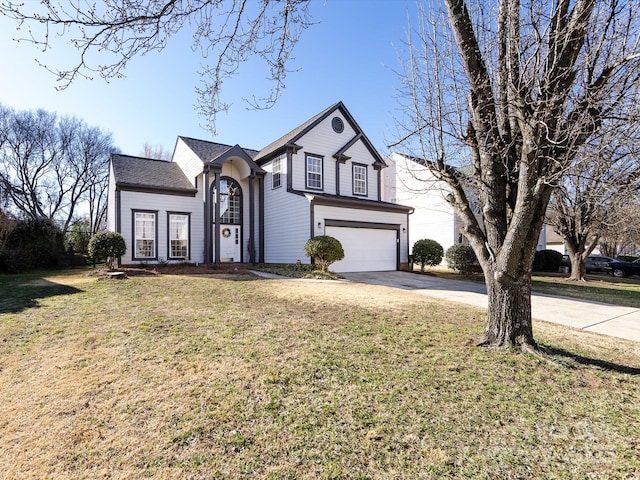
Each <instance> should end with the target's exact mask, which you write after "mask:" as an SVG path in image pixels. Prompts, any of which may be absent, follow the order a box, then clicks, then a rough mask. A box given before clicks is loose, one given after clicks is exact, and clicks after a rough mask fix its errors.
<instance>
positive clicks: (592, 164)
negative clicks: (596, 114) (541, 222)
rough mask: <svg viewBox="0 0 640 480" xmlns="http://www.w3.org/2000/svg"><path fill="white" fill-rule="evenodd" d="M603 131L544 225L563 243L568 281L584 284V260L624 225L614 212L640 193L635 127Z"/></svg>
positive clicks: (557, 195) (559, 192) (567, 178)
mask: <svg viewBox="0 0 640 480" xmlns="http://www.w3.org/2000/svg"><path fill="white" fill-rule="evenodd" d="M612 123H613V122H609V125H608V126H609V127H610V128H607V129H605V128H604V127H603V128H601V130H600V132H599V133H598V134H594V137H595V139H594V141H592V142H589V144H588V145H586V144H585V146H584V148H582V150H581V154H580V155H579V157H577V158H576V160H575V161H574V164H573V165H572V166H571V167H570V168H569V169H568V171H567V173H566V174H565V175H564V177H563V178H562V179H561V180H560V182H559V186H558V188H556V189H555V190H554V193H553V196H552V199H551V204H550V208H549V212H548V215H547V220H546V222H547V223H548V224H550V225H551V226H552V227H553V229H554V230H555V232H556V233H558V234H559V235H560V236H561V237H562V238H563V239H564V243H565V245H566V248H567V252H568V254H569V257H570V259H571V275H570V277H569V278H570V279H571V280H580V281H584V280H585V274H586V260H587V257H588V256H589V255H590V254H591V252H592V251H593V250H594V249H595V248H596V247H597V246H598V245H599V244H600V243H601V239H602V237H603V235H605V234H606V233H607V232H608V231H609V232H611V231H612V230H611V229H613V228H616V227H619V226H620V225H624V223H626V222H627V221H628V219H623V218H621V217H620V216H619V214H618V213H617V212H622V211H624V210H625V206H626V205H628V204H630V203H633V202H634V200H635V199H637V195H638V192H639V191H640V157H639V156H638V154H637V149H638V146H640V142H639V138H638V135H637V133H638V128H639V125H638V123H637V122H631V123H627V122H625V124H624V125H612Z"/></svg>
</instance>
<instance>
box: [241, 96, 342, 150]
mask: <svg viewBox="0 0 640 480" xmlns="http://www.w3.org/2000/svg"><path fill="white" fill-rule="evenodd" d="M341 105H342V102H338V103H336V104H333V105H331V106H330V107H329V108H326V109H325V110H323V111H322V112H320V113H319V114H317V115H315V116H313V117H311V118H310V119H309V120H307V121H306V122H304V123H303V124H302V125H300V126H298V127H296V128H294V129H293V130H291V131H290V132H289V133H287V134H285V135H283V136H282V137H280V138H279V139H277V140H276V141H275V142H272V143H270V144H269V145H267V146H266V147H264V148H263V149H262V150H260V151H259V152H258V154H257V155H256V156H255V157H254V159H255V160H258V161H259V160H260V159H261V158H264V157H266V156H268V155H270V154H272V153H273V152H275V151H276V150H278V149H279V148H281V147H283V146H285V145H286V144H288V143H293V142H295V141H296V140H297V139H298V138H300V137H301V136H302V135H304V134H305V133H306V132H307V131H308V130H309V129H310V128H312V127H313V126H314V125H315V124H316V123H318V122H320V121H322V120H323V119H324V118H325V117H326V116H327V115H329V114H330V113H331V112H332V111H334V110H335V109H336V108H338V107H340V106H341Z"/></svg>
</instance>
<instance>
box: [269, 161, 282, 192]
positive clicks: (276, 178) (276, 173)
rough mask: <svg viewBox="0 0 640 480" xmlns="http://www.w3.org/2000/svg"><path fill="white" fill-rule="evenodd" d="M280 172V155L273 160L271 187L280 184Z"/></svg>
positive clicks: (276, 186)
mask: <svg viewBox="0 0 640 480" xmlns="http://www.w3.org/2000/svg"><path fill="white" fill-rule="evenodd" d="M281 173H282V157H280V158H276V159H274V160H273V173H272V176H271V188H272V189H273V188H278V187H280V185H281V183H280V182H281V181H280V174H281Z"/></svg>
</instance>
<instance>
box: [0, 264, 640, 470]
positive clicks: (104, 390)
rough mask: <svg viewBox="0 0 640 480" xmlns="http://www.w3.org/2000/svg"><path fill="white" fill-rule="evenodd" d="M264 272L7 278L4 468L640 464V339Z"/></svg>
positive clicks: (0, 425) (0, 414) (1, 366)
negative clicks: (492, 326)
mask: <svg viewBox="0 0 640 480" xmlns="http://www.w3.org/2000/svg"><path fill="white" fill-rule="evenodd" d="M483 322H484V313H483V312H482V311H481V310H477V309H473V308H471V307H466V306H462V305H459V304H454V303H447V302H442V301H438V300H435V299H430V298H428V297H424V296H420V295H415V294H412V293H410V292H404V291H397V290H392V289H388V288H385V287H376V286H363V285H359V284H350V283H345V282H296V281H291V280H265V279H258V278H257V277H254V276H252V275H235V276H230V275H226V276H225V277H224V278H220V277H216V276H214V275H209V276H175V275H155V276H139V277H130V278H128V279H126V280H100V279H98V278H96V277H87V276H86V275H84V274H83V273H73V272H72V273H60V274H51V275H40V276H38V275H23V276H10V277H8V276H0V402H1V404H2V409H1V410H0V432H1V434H0V469H1V471H2V478H6V479H26V478H29V479H31V478H33V479H36V478H37V479H40V478H55V479H58V478H91V479H95V478H123V479H124V478H136V479H138V478H162V479H184V478H190V479H215V478H220V479H222V478H224V479H256V478H258V479H339V478H343V479H354V478H355V479H430V478H469V479H498V478H501V479H514V478H522V479H529V478H549V479H551V478H557V479H583V478H612V479H613V478H637V477H638V476H640V442H639V441H638V434H637V433H638V431H640V400H638V399H639V398H640V345H638V344H636V343H632V342H626V341H623V340H620V339H612V338H607V337H603V336H599V335H595V334H589V333H584V332H578V331H574V330H569V329H565V328H563V327H559V326H555V325H549V324H545V323H540V322H536V324H535V327H536V332H535V333H536V337H537V339H538V341H539V342H540V343H541V344H542V345H543V346H544V347H545V348H546V349H547V351H549V352H551V354H552V358H553V360H554V361H555V363H556V364H555V365H550V364H548V363H547V362H544V361H541V360H539V359H537V358H535V357H533V356H530V355H521V354H514V353H511V352H508V351H489V350H487V349H483V348H478V347H474V346H472V342H473V339H474V338H475V336H476V335H477V334H478V333H479V332H480V331H481V330H482V327H483Z"/></svg>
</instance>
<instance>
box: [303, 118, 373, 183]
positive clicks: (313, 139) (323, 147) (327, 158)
mask: <svg viewBox="0 0 640 480" xmlns="http://www.w3.org/2000/svg"><path fill="white" fill-rule="evenodd" d="M334 117H340V118H341V119H342V121H343V123H344V131H343V132H342V133H336V132H334V131H333V128H331V120H332V119H333V118H334ZM355 135H356V132H355V131H354V130H353V129H352V128H351V126H350V125H349V123H348V122H347V120H346V119H345V118H344V117H343V116H342V114H341V113H340V112H339V111H338V110H336V111H335V112H334V113H332V114H331V115H328V116H327V118H325V119H324V120H323V121H322V122H320V123H319V124H318V125H316V127H315V128H313V129H312V130H311V131H309V132H308V133H307V134H306V135H304V136H303V137H302V138H300V139H298V140H297V141H296V144H297V145H300V146H301V147H302V149H300V150H299V151H298V152H297V153H296V154H295V155H293V172H292V175H293V176H292V180H293V183H292V186H293V188H294V190H307V188H306V173H305V172H306V168H305V167H306V154H315V155H321V156H323V157H324V162H323V178H322V184H323V187H324V188H323V190H322V191H323V192H324V193H328V194H331V195H335V194H336V159H335V158H333V157H332V155H333V154H334V153H336V152H337V151H338V150H340V149H341V148H342V147H343V146H344V145H346V144H347V143H348V142H349V140H351V139H352V138H353V137H354V136H355ZM363 163H366V162H363ZM342 168H344V166H343V167H342ZM341 175H342V173H341ZM309 191H313V190H309ZM348 191H349V192H350V191H351V187H349V189H348ZM341 193H343V194H344V192H341Z"/></svg>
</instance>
